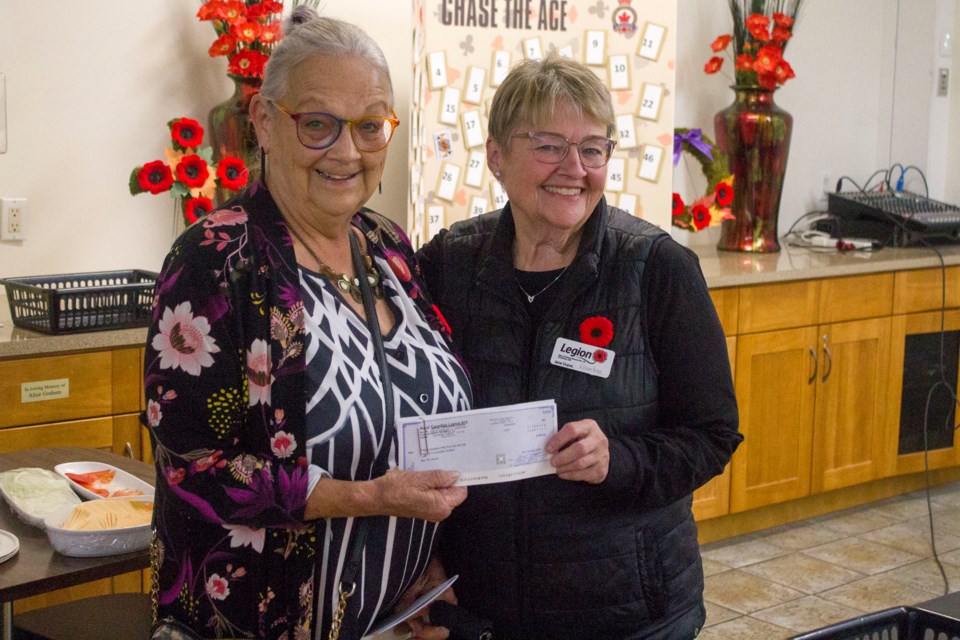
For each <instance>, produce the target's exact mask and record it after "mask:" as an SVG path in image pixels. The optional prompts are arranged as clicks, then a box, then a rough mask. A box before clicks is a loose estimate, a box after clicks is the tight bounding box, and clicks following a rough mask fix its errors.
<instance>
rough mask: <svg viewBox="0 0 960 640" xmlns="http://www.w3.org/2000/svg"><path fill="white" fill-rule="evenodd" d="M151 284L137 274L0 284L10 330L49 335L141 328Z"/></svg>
mask: <svg viewBox="0 0 960 640" xmlns="http://www.w3.org/2000/svg"><path fill="white" fill-rule="evenodd" d="M156 281H157V274H156V273H154V272H152V271H143V270H140V269H131V270H129V271H98V272H90V273H74V274H65V275H52V276H33V277H24V278H4V279H0V283H3V285H4V286H5V287H6V289H7V301H8V302H9V303H10V316H11V318H12V319H13V324H14V326H17V327H21V328H23V329H31V330H33V331H40V332H42V333H49V334H62V333H81V332H85V331H104V330H107V329H128V328H131V327H145V326H147V324H149V323H150V318H151V316H152V314H153V287H154V285H155V284H156Z"/></svg>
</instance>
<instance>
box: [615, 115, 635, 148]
mask: <svg viewBox="0 0 960 640" xmlns="http://www.w3.org/2000/svg"><path fill="white" fill-rule="evenodd" d="M617 138H618V141H617V148H618V149H635V148H636V146H637V127H636V124H635V123H634V122H633V114H632V113H624V114H622V115H619V116H617Z"/></svg>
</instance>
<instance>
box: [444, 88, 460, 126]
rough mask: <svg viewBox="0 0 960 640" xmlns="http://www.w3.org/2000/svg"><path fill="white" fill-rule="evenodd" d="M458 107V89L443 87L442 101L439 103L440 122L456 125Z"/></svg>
mask: <svg viewBox="0 0 960 640" xmlns="http://www.w3.org/2000/svg"><path fill="white" fill-rule="evenodd" d="M459 106H460V89H454V88H453V87H444V89H443V99H442V100H441V101H440V122H441V123H443V124H457V116H458V115H459V114H458V113H457V112H458V109H459Z"/></svg>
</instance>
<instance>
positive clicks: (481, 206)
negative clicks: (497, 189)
mask: <svg viewBox="0 0 960 640" xmlns="http://www.w3.org/2000/svg"><path fill="white" fill-rule="evenodd" d="M487 211H489V209H487V199H486V198H481V197H479V196H473V197H472V198H470V206H469V207H467V214H468V217H470V218H476V217H477V216H482V215H483V214H485V213H486V212H487Z"/></svg>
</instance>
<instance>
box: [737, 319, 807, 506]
mask: <svg viewBox="0 0 960 640" xmlns="http://www.w3.org/2000/svg"><path fill="white" fill-rule="evenodd" d="M816 339H817V328H816V327H803V328H799V329H788V330H784V331H771V332H768V333H758V334H753V335H744V336H739V337H738V338H737V373H736V377H735V381H736V390H737V402H738V404H739V407H740V431H741V433H742V434H743V437H744V440H743V442H742V443H741V444H740V447H739V448H738V449H737V451H736V452H735V453H734V454H733V460H732V461H731V475H730V511H731V512H732V513H736V512H738V511H746V510H748V509H755V508H757V507H761V506H764V505H768V504H774V503H778V502H784V501H786V500H792V499H794V498H801V497H803V496H806V495H808V494H809V493H810V461H811V453H812V444H813V418H814V400H815V397H816V396H815V393H816V380H817V378H816V375H817V361H816V351H815V345H816V344H817V342H816Z"/></svg>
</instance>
